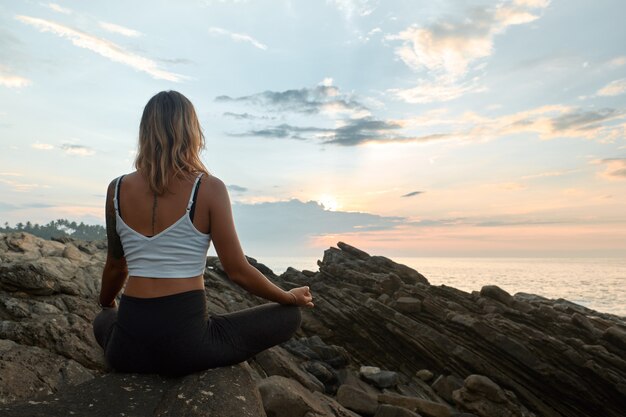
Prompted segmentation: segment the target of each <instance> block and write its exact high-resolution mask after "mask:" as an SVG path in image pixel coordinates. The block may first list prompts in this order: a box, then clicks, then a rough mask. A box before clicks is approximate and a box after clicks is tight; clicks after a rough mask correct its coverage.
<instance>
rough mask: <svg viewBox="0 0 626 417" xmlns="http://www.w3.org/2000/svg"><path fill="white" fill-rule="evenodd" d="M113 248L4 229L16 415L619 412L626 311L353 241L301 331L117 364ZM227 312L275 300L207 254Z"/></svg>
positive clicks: (1, 274)
mask: <svg viewBox="0 0 626 417" xmlns="http://www.w3.org/2000/svg"><path fill="white" fill-rule="evenodd" d="M105 255H106V248H105V244H104V243H103V242H80V241H74V240H70V239H64V240H62V241H47V240H43V239H39V238H36V237H34V236H32V235H29V234H25V233H12V234H0V415H2V416H7V417H8V416H39V415H41V416H44V415H45V416H57V415H58V416H61V415H63V416H66V415H71V414H74V415H89V416H99V415H102V416H109V415H124V416H165V415H168V416H170V415H175V416H231V415H232V416H265V415H267V416H270V417H305V416H306V417H314V416H315V417H323V416H341V417H347V416H351V417H356V416H374V417H405V416H406V417H410V416H413V417H414V416H424V417H452V416H457V417H461V416H463V417H471V416H480V417H505V416H506V417H509V416H511V417H517V416H519V417H526V416H537V417H566V416H567V417H570V416H571V417H574V416H575V417H582V416H589V417H592V416H593V417H599V416H602V417H618V416H623V415H624V410H626V319H625V318H624V317H618V316H614V315H611V314H606V313H600V312H597V311H594V310H591V309H588V308H585V307H582V306H580V305H577V304H574V303H571V302H569V301H567V300H564V299H557V300H552V299H547V298H544V297H541V296H539V295H533V294H526V293H516V294H514V295H511V294H508V293H507V292H506V291H504V290H502V289H501V288H498V287H496V286H485V287H483V288H481V289H479V290H476V291H473V292H471V293H468V292H465V291H461V290H458V289H455V288H452V287H448V286H445V285H440V286H434V285H430V284H429V282H428V280H427V278H426V277H424V276H422V275H421V274H420V273H419V272H417V271H415V270H413V269H411V268H409V267H407V266H405V265H401V264H398V263H396V262H393V261H392V260H390V259H388V258H385V257H382V256H370V255H369V254H367V253H365V252H363V251H362V250H359V249H357V248H355V247H353V246H350V245H348V244H345V243H342V242H339V243H338V246H337V247H331V248H329V249H327V250H326V251H325V252H324V256H323V259H322V260H321V261H318V266H319V270H318V271H306V270H304V271H298V270H295V269H292V268H289V269H288V270H287V271H285V272H284V273H283V274H281V275H280V276H277V275H275V274H274V273H273V272H272V271H271V270H270V269H269V268H267V267H266V266H265V265H263V264H262V263H259V262H257V261H256V260H254V259H252V258H248V259H249V261H250V263H251V264H252V265H254V266H255V267H256V268H257V269H259V270H260V271H261V272H262V273H264V274H265V275H266V276H267V277H268V278H270V279H271V280H272V281H274V282H276V283H277V284H278V285H280V286H281V287H283V288H285V289H287V288H291V287H295V286H300V285H309V286H310V287H311V290H312V292H313V293H314V295H315V303H316V306H315V308H314V309H303V323H302V327H301V329H300V330H299V331H298V333H297V334H296V336H295V337H294V338H292V339H291V340H290V341H288V342H286V343H284V344H282V345H280V346H276V347H274V348H271V349H269V350H267V351H265V352H262V353H261V354H259V355H257V356H256V357H254V358H253V359H250V360H249V361H247V362H244V363H242V364H239V365H236V366H232V367H226V368H218V369H213V370H207V371H205V372H200V373H196V374H192V375H188V376H185V377H180V378H163V377H160V376H158V375H135V374H116V373H110V372H107V369H106V367H105V363H104V359H103V355H102V350H101V348H100V347H99V346H98V344H97V343H96V341H95V339H94V337H93V333H92V330H91V320H92V319H93V317H94V316H95V315H96V314H97V313H98V311H99V307H98V306H97V303H96V300H97V297H98V293H99V285H100V276H101V273H102V267H103V264H104V259H105ZM204 277H205V287H206V296H207V301H208V306H209V311H210V312H211V313H222V312H227V311H236V310H239V309H242V308H247V307H251V306H253V305H257V304H261V303H264V302H266V301H265V300H262V299H259V298H258V297H255V296H252V295H249V294H247V293H246V292H245V291H244V290H242V289H240V288H239V287H237V286H236V285H234V284H233V283H231V282H230V281H229V280H228V278H227V276H226V274H225V273H224V271H223V270H222V268H221V265H220V263H219V260H218V259H216V258H213V257H209V258H208V259H207V268H206V270H205V275H204Z"/></svg>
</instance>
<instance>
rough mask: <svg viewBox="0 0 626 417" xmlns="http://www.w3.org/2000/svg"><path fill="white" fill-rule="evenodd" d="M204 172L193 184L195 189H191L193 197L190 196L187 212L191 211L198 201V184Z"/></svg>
mask: <svg viewBox="0 0 626 417" xmlns="http://www.w3.org/2000/svg"><path fill="white" fill-rule="evenodd" d="M202 174H204V173H203V172H201V173H200V175H198V176H197V177H196V181H195V182H194V183H193V188H192V189H191V195H190V196H189V202H188V203H187V211H189V210H191V206H193V203H195V201H196V194H198V184H199V183H200V178H201V177H202Z"/></svg>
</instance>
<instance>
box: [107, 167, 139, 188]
mask: <svg viewBox="0 0 626 417" xmlns="http://www.w3.org/2000/svg"><path fill="white" fill-rule="evenodd" d="M136 175H137V171H133V172H130V173H126V174H120V175H118V176H117V177H115V178H113V179H112V180H111V181H110V182H109V186H108V187H107V189H108V190H109V191H111V190H115V187H116V186H117V184H118V182H120V181H122V180H123V179H127V178H133V177H135V176H136Z"/></svg>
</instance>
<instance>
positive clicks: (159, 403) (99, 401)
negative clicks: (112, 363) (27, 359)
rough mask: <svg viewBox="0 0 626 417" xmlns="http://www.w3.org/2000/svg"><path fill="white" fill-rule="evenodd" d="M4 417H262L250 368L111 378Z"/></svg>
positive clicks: (11, 409) (18, 407)
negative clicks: (171, 375)
mask: <svg viewBox="0 0 626 417" xmlns="http://www.w3.org/2000/svg"><path fill="white" fill-rule="evenodd" d="M0 415H2V416H3V417H24V416H29V417H40V416H41V417H55V416H58V417H66V416H69V415H77V416H90V417H100V416H102V417H109V416H114V415H115V416H120V415H127V416H137V417H143V416H145V417H165V416H174V415H175V416H180V417H203V416H206V417H215V416H220V417H240V416H246V417H262V416H265V415H266V414H265V412H264V410H263V405H262V403H261V398H260V396H259V393H258V391H257V390H256V387H255V385H254V383H253V381H252V377H251V375H250V369H249V366H246V365H244V364H241V365H235V366H229V367H224V368H216V369H210V370H207V371H203V372H198V373H194V374H191V375H187V376H184V377H177V378H164V377H161V376H158V375H148V374H144V375H138V374H122V373H110V374H106V375H103V376H98V377H96V378H93V379H91V380H89V381H87V382H84V383H82V384H79V385H75V386H72V387H69V388H67V389H64V390H63V391H60V392H57V393H55V394H51V395H48V396H45V397H39V398H37V399H35V400H28V401H18V402H14V403H11V404H8V405H3V406H0Z"/></svg>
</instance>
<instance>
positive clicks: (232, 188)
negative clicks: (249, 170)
mask: <svg viewBox="0 0 626 417" xmlns="http://www.w3.org/2000/svg"><path fill="white" fill-rule="evenodd" d="M226 188H228V189H229V190H230V191H233V192H236V193H243V192H246V191H248V189H247V188H246V187H242V186H240V185H235V184H231V185H227V186H226Z"/></svg>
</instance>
